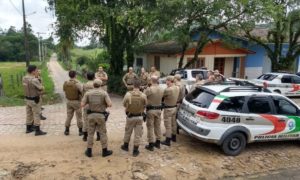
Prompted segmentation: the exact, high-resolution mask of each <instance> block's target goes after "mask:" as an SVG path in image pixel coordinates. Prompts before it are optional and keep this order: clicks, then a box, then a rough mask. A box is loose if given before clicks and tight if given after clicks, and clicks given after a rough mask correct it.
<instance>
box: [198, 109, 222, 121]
mask: <svg viewBox="0 0 300 180" xmlns="http://www.w3.org/2000/svg"><path fill="white" fill-rule="evenodd" d="M196 114H197V115H198V116H203V117H205V118H207V119H211V120H213V119H217V118H218V117H219V116H220V115H219V114H218V113H214V112H209V111H197V113H196Z"/></svg>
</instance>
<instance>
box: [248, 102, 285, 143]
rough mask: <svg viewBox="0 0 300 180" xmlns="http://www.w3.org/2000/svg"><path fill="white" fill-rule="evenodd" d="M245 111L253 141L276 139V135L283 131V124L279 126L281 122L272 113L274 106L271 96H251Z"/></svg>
mask: <svg viewBox="0 0 300 180" xmlns="http://www.w3.org/2000/svg"><path fill="white" fill-rule="evenodd" d="M244 113H246V114H245V121H246V122H247V123H246V124H247V126H248V129H249V130H250V132H251V138H252V139H251V140H252V141H253V140H254V141H263V140H268V139H274V138H276V136H274V135H275V134H276V133H278V132H280V131H282V129H281V126H278V123H280V122H278V121H277V118H276V117H275V116H273V115H272V114H274V107H273V106H272V102H271V98H270V97H269V96H250V97H249V98H248V100H247V101H246V107H245V110H244Z"/></svg>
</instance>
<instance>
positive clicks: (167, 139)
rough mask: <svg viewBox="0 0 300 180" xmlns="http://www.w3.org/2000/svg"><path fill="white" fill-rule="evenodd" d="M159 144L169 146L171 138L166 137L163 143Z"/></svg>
mask: <svg viewBox="0 0 300 180" xmlns="http://www.w3.org/2000/svg"><path fill="white" fill-rule="evenodd" d="M161 144H163V145H166V146H171V138H169V137H167V138H166V140H165V141H163V142H161Z"/></svg>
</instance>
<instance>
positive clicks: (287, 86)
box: [279, 75, 295, 96]
mask: <svg viewBox="0 0 300 180" xmlns="http://www.w3.org/2000/svg"><path fill="white" fill-rule="evenodd" d="M292 82H293V76H291V75H283V76H282V78H281V85H279V86H280V91H281V93H282V94H283V95H285V96H293V95H294V94H295V93H294V88H293V86H292Z"/></svg>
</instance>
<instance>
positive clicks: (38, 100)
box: [25, 96, 40, 104]
mask: <svg viewBox="0 0 300 180" xmlns="http://www.w3.org/2000/svg"><path fill="white" fill-rule="evenodd" d="M25 99H27V100H30V101H34V102H35V103H36V104H38V103H39V102H40V96H34V97H29V96H25Z"/></svg>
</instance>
